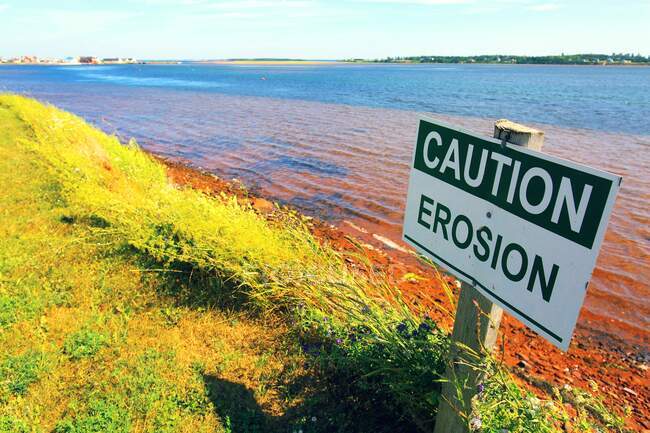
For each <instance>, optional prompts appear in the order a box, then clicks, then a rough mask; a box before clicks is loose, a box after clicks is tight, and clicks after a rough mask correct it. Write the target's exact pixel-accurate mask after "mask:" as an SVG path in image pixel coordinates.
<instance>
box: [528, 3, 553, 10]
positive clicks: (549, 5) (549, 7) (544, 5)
mask: <svg viewBox="0 0 650 433" xmlns="http://www.w3.org/2000/svg"><path fill="white" fill-rule="evenodd" d="M528 9H530V10H531V11H535V12H552V11H556V10H558V9H560V5H558V4H557V3H540V4H536V5H532V6H530V7H529V8H528Z"/></svg>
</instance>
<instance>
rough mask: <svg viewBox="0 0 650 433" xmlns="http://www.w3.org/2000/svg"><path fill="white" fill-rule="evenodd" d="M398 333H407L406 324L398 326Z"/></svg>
mask: <svg viewBox="0 0 650 433" xmlns="http://www.w3.org/2000/svg"><path fill="white" fill-rule="evenodd" d="M397 332H399V333H400V334H403V333H405V332H406V324H405V323H404V322H402V323H400V324H399V325H397Z"/></svg>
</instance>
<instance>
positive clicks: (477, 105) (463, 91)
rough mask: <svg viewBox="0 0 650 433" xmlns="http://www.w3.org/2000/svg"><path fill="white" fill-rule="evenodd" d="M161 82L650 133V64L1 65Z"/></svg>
mask: <svg viewBox="0 0 650 433" xmlns="http://www.w3.org/2000/svg"><path fill="white" fill-rule="evenodd" d="M123 87H131V88H132V87H138V88H165V89H174V90H180V91H184V90H185V91H201V92H210V93H219V94H225V95H243V96H258V97H273V98H284V99H299V100H307V101H318V102H327V103H337V104H349V105H353V106H367V107H380V108H391V109H400V110H414V111H421V112H422V111H423V112H430V113H441V114H448V115H457V116H470V117H482V118H500V117H507V118H510V119H513V120H517V121H520V122H535V123H545V124H551V125H555V126H565V127H572V128H586V129H595V130H606V131H609V132H624V133H632V134H642V135H648V134H650V68H648V67H615V66H608V67H598V66H596V67H593V66H523V65H337V66H331V65H328V66H299V67H296V66H286V67H283V66H229V65H200V64H184V65H120V66H79V67H72V66H67V67H66V66H63V67H58V66H2V67H0V90H10V91H19V92H28V93H33V94H36V95H38V94H40V93H42V92H45V91H52V90H53V89H56V90H57V91H77V92H80V93H83V94H93V93H105V92H111V91H113V89H116V88H123Z"/></svg>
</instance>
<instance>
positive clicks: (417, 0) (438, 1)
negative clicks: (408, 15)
mask: <svg viewBox="0 0 650 433" xmlns="http://www.w3.org/2000/svg"><path fill="white" fill-rule="evenodd" d="M357 2H360V3H392V4H410V5H431V6H433V5H460V4H468V3H474V2H475V1H474V0H357Z"/></svg>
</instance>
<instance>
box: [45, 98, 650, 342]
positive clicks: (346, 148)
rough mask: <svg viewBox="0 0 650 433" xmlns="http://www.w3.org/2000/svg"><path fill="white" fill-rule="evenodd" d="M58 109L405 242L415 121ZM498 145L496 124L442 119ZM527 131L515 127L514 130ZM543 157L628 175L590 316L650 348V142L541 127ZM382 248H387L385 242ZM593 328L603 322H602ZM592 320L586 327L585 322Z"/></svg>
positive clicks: (119, 101) (152, 105)
mask: <svg viewBox="0 0 650 433" xmlns="http://www.w3.org/2000/svg"><path fill="white" fill-rule="evenodd" d="M48 99H49V100H52V101H54V102H56V103H58V104H60V105H63V106H64V107H66V106H67V108H70V109H72V110H73V111H76V112H79V113H82V114H83V115H84V116H86V117H88V118H90V119H91V120H94V121H96V122H97V123H98V124H99V125H100V126H101V127H102V128H104V129H108V130H113V128H116V129H117V130H118V131H119V132H120V133H121V134H122V135H125V136H135V137H136V138H137V139H138V140H139V141H140V142H141V143H142V144H143V145H144V146H145V147H146V148H148V149H150V150H152V151H154V152H157V153H159V154H162V155H166V156H171V157H175V158H183V159H186V160H189V161H191V162H192V163H193V164H194V165H197V166H200V167H203V168H206V169H209V170H211V171H213V172H215V173H217V174H218V175H220V176H222V177H225V178H228V179H230V178H239V179H241V180H242V181H243V182H244V183H245V184H247V185H249V186H251V187H253V188H254V189H256V190H257V191H258V192H259V193H261V194H263V195H265V196H267V197H271V198H274V199H277V200H281V201H283V202H287V203H290V204H292V205H294V206H296V207H298V208H299V209H301V210H303V211H305V212H307V213H309V214H312V215H315V216H318V217H321V218H325V219H327V220H330V221H333V222H338V223H341V224H345V223H346V222H348V223H352V225H353V226H358V227H360V228H362V229H364V230H365V231H367V232H368V233H362V232H359V236H360V237H368V238H372V236H373V234H378V235H380V236H382V237H384V238H387V239H388V240H391V241H393V242H397V243H398V244H401V242H400V236H401V224H402V212H403V206H404V200H405V193H406V186H407V177H408V173H409V162H410V160H411V152H412V150H413V145H414V140H415V133H416V127H417V121H418V116H419V115H420V113H417V112H414V111H402V110H391V109H382V108H366V107H359V106H348V105H340V104H329V103H321V102H308V101H300V100H283V99H273V98H259V97H244V96H226V95H220V94H214V93H212V94H206V93H199V92H172V91H167V92H165V93H164V95H162V94H161V93H158V92H156V91H149V90H137V91H135V90H133V89H130V90H129V93H128V95H123V97H120V95H113V94H111V95H106V94H104V95H93V98H92V100H88V101H80V100H79V99H78V96H77V95H71V96H68V95H63V94H50V95H49V96H48ZM431 116H432V117H434V118H437V119H440V120H443V121H445V122H447V123H451V124H454V125H459V126H461V127H463V128H466V129H469V130H473V131H476V132H478V133H483V134H485V135H491V134H492V124H493V120H494V119H480V118H468V117H452V116H445V115H435V114H432V115H431ZM513 120H516V119H513ZM532 126H536V127H538V128H540V129H542V130H543V131H544V132H545V133H546V142H545V146H544V152H548V153H550V154H553V155H556V156H560V157H563V158H567V159H570V160H573V161H576V162H579V163H583V164H587V165H591V166H594V167H598V168H601V169H605V170H608V171H611V172H613V173H616V174H619V175H621V176H623V184H622V188H621V190H620V193H619V195H618V199H617V202H616V206H615V209H614V212H613V216H612V218H611V222H610V225H609V229H608V231H607V235H606V238H605V243H604V245H603V248H602V251H601V253H600V257H599V259H598V263H597V267H596V270H595V272H594V275H593V279H592V283H591V285H590V287H589V290H588V295H587V299H586V303H585V308H586V309H587V310H588V311H589V312H590V313H593V315H595V316H597V319H596V320H595V322H594V323H591V324H590V326H592V327H596V328H598V329H600V330H603V331H606V332H610V333H613V334H616V335H619V336H622V337H625V338H629V339H631V340H635V341H641V342H642V343H643V344H645V345H647V343H648V335H649V329H650V301H649V299H650V288H649V282H650V228H649V222H650V205H649V204H648V203H649V201H650V136H635V135H627V134H609V133H605V132H598V131H590V130H582V129H567V128H559V127H554V126H550V125H532ZM374 239H375V240H376V239H377V238H374ZM591 317H593V316H591ZM582 320H585V319H584V317H583V319H582Z"/></svg>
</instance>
